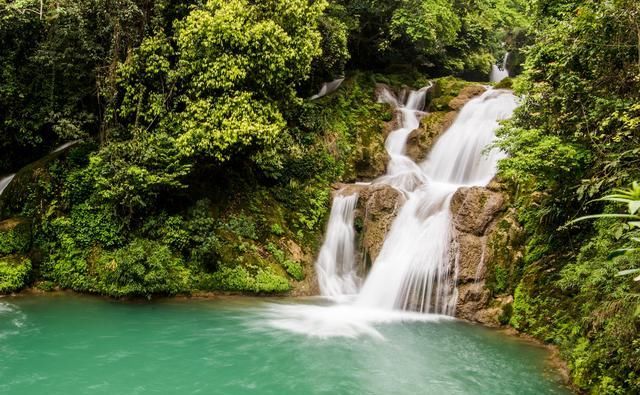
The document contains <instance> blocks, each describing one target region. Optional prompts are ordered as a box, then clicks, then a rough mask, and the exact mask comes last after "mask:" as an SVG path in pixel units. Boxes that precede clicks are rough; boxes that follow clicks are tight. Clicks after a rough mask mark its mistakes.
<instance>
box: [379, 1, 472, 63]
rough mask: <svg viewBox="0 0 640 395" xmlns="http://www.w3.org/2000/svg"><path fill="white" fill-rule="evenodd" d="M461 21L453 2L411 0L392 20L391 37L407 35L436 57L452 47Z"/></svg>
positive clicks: (425, 51)
mask: <svg viewBox="0 0 640 395" xmlns="http://www.w3.org/2000/svg"><path fill="white" fill-rule="evenodd" d="M460 26H461V24H460V18H459V16H458V15H457V14H456V12H455V11H454V9H453V4H452V2H451V0H428V1H425V0H407V1H404V2H403V3H402V6H401V7H399V8H398V9H396V10H395V12H394V13H393V16H392V17H391V38H392V39H394V40H398V39H401V38H402V36H406V37H407V38H408V39H409V40H410V41H411V42H413V43H414V45H416V47H417V48H419V50H420V52H422V53H425V54H435V53H437V52H438V51H439V50H442V49H444V47H445V46H446V45H449V44H452V43H453V42H454V40H455V39H456V37H457V34H458V32H459V30H460Z"/></svg>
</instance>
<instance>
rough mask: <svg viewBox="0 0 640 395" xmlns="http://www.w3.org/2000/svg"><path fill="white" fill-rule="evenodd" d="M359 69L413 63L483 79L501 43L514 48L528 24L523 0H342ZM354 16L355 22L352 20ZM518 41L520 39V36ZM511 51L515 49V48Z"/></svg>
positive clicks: (500, 53) (353, 52) (486, 76)
mask: <svg viewBox="0 0 640 395" xmlns="http://www.w3.org/2000/svg"><path fill="white" fill-rule="evenodd" d="M338 3H340V4H341V5H343V6H344V8H345V9H346V15H348V17H343V20H345V21H346V22H347V24H348V26H349V27H350V30H351V36H350V40H349V42H350V49H351V53H352V54H355V56H356V57H355V58H354V59H353V61H354V63H355V64H356V65H357V66H358V67H361V68H371V67H372V66H373V67H385V66H388V65H389V64H393V63H395V64H399V63H400V64H411V65H414V66H416V67H420V68H423V69H425V68H426V69H429V70H430V71H432V72H435V73H438V74H444V73H457V74H464V75H467V76H471V77H473V78H476V79H484V80H486V79H487V78H488V75H489V71H490V69H491V64H492V63H495V61H496V58H497V56H498V55H500V56H502V55H503V54H504V50H505V49H504V48H502V47H501V43H502V42H508V43H513V45H509V46H508V48H507V49H508V50H512V51H514V50H515V49H516V48H517V46H518V45H519V44H521V42H519V41H517V40H515V37H518V36H522V35H525V34H524V33H522V32H524V31H526V30H527V28H528V26H529V21H528V15H529V13H528V11H529V10H528V6H527V2H525V1H523V0H456V1H452V0H408V1H400V0H393V1H379V0H341V1H339V2H338ZM352 18H353V19H355V21H353V20H352ZM520 41H522V40H520ZM514 53H515V52H514Z"/></svg>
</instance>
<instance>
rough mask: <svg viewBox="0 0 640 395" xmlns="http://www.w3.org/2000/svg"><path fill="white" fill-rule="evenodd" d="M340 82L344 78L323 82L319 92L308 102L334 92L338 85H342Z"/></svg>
mask: <svg viewBox="0 0 640 395" xmlns="http://www.w3.org/2000/svg"><path fill="white" fill-rule="evenodd" d="M342 81H344V78H338V79H335V80H333V81H331V82H325V83H324V84H322V88H320V91H319V92H318V93H316V94H315V95H313V96H311V97H310V98H309V100H315V99H319V98H321V97H323V96H326V95H328V94H329V93H332V92H334V91H335V90H336V89H338V88H339V87H340V85H341V84H342Z"/></svg>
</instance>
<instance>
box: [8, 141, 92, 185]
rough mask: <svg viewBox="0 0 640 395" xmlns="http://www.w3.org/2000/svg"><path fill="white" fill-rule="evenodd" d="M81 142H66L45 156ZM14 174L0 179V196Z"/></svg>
mask: <svg viewBox="0 0 640 395" xmlns="http://www.w3.org/2000/svg"><path fill="white" fill-rule="evenodd" d="M81 141H82V139H78V140H73V141H69V142H66V143H64V144H62V145H60V146H58V147H56V148H55V149H54V150H53V151H51V152H49V154H47V156H48V155H52V154H55V153H57V152H61V151H64V150H65V149H67V148H69V147H72V146H74V145H76V144H78V143H79V142H81ZM45 157H46V156H45ZM16 174H17V173H14V174H10V175H8V176H5V177H3V178H0V196H2V193H3V192H4V190H5V189H6V188H7V187H8V186H9V184H11V181H13V178H14V177H15V176H16Z"/></svg>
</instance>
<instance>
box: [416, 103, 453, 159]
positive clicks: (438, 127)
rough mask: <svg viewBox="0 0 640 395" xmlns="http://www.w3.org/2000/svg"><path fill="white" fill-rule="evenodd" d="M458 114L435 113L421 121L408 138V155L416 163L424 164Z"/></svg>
mask: <svg viewBox="0 0 640 395" xmlns="http://www.w3.org/2000/svg"><path fill="white" fill-rule="evenodd" d="M457 115H458V113H457V112H453V111H450V112H443V111H439V112H433V113H429V114H427V115H425V116H424V117H423V118H422V119H421V120H420V127H419V128H418V129H416V130H414V131H412V132H411V133H410V134H409V137H408V138H407V148H406V154H407V156H408V157H409V158H411V159H412V160H413V161H414V162H422V161H423V160H424V159H426V157H427V154H428V153H429V151H430V150H431V148H432V147H433V144H434V143H435V142H436V139H437V138H438V137H440V136H441V135H442V133H444V132H445V130H447V129H448V128H449V126H451V124H453V121H454V120H455V118H456V116H457Z"/></svg>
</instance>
